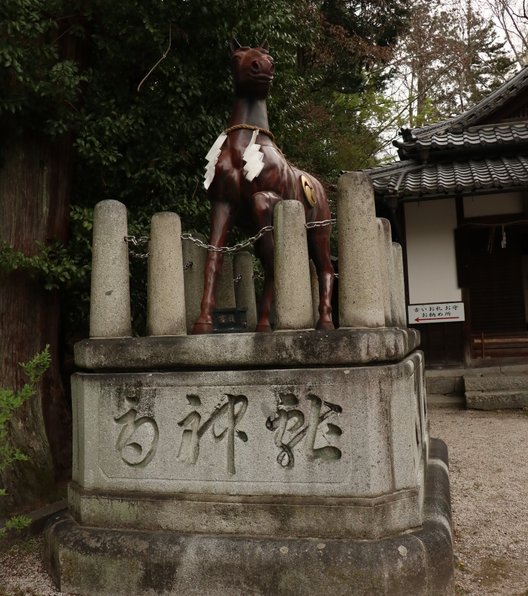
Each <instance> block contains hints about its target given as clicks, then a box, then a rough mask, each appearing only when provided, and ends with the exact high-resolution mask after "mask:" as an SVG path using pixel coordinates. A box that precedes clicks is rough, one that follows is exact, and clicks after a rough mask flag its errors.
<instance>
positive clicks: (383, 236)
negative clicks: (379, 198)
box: [377, 217, 392, 327]
mask: <svg viewBox="0 0 528 596" xmlns="http://www.w3.org/2000/svg"><path fill="white" fill-rule="evenodd" d="M377 222H378V242H379V245H378V246H379V254H380V265H381V283H382V286H383V310H384V313H385V327H390V326H391V325H392V307H391V286H390V279H391V275H392V238H391V227H390V222H389V220H388V219H385V218H383V217H378V218H377Z"/></svg>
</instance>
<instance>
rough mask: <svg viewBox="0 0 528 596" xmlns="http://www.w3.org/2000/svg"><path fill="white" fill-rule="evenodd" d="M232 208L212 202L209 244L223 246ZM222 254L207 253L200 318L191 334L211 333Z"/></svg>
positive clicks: (218, 202) (232, 212) (228, 230)
mask: <svg viewBox="0 0 528 596" xmlns="http://www.w3.org/2000/svg"><path fill="white" fill-rule="evenodd" d="M233 219H234V208H233V206H232V205H231V204H230V203H227V202H225V201H223V202H220V201H214V202H213V205H212V208H211V234H210V239H209V244H210V245H212V246H225V244H226V241H227V238H228V236H229V232H230V231H231V228H232V226H233ZM223 261H224V254H223V253H221V252H216V251H210V252H208V253H207V259H206V261H205V269H204V291H203V295H202V303H201V310H200V316H199V317H198V319H197V320H196V322H195V323H194V325H193V329H192V333H193V334H201V333H211V332H212V330H213V317H212V314H213V309H214V307H215V304H216V296H215V293H216V286H217V281H218V275H219V273H220V269H221V268H222V263H223Z"/></svg>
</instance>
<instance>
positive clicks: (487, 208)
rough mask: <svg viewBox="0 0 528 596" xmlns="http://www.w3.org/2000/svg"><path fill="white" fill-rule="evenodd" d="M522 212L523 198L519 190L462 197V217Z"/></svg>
mask: <svg viewBox="0 0 528 596" xmlns="http://www.w3.org/2000/svg"><path fill="white" fill-rule="evenodd" d="M522 212H523V199H522V195H521V193H520V192H510V193H505V194H500V195H480V196H477V197H464V217H485V216H486V215H502V214H507V213H522Z"/></svg>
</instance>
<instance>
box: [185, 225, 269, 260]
mask: <svg viewBox="0 0 528 596" xmlns="http://www.w3.org/2000/svg"><path fill="white" fill-rule="evenodd" d="M271 230H273V226H264V227H263V228H262V229H260V230H259V231H258V232H257V233H256V234H255V235H254V236H251V238H248V239H247V240H244V242H238V243H237V244H233V246H213V245H212V244H206V243H205V242H203V240H200V239H199V238H194V236H193V235H192V234H189V233H185V234H182V235H181V238H182V240H190V241H191V242H194V244H196V245H197V246H200V247H201V248H205V249H206V250H208V251H209V252H221V253H224V254H229V253H233V252H238V251H239V250H242V249H243V248H247V247H248V246H251V245H252V244H255V242H256V241H257V240H259V238H262V236H264V234H266V233H267V232H271Z"/></svg>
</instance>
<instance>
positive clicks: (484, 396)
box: [465, 390, 528, 410]
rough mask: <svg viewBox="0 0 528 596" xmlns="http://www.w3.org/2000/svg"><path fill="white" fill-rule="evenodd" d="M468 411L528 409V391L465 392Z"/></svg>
mask: <svg viewBox="0 0 528 596" xmlns="http://www.w3.org/2000/svg"><path fill="white" fill-rule="evenodd" d="M465 395H466V408H468V409H470V410H513V409H521V408H528V391H527V390H524V391H518V390H517V391H466V393H465Z"/></svg>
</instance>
